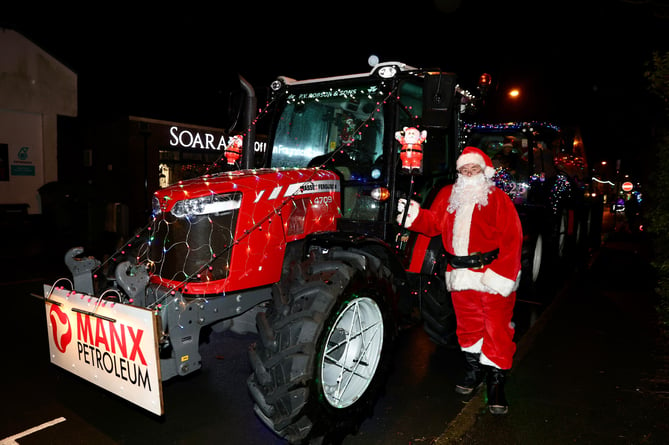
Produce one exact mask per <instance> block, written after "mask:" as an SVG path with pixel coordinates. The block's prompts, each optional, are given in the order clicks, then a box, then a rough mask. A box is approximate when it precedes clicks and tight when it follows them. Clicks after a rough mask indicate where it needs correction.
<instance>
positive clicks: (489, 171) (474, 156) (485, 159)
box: [455, 147, 495, 178]
mask: <svg viewBox="0 0 669 445" xmlns="http://www.w3.org/2000/svg"><path fill="white" fill-rule="evenodd" d="M467 164H476V165H479V166H480V167H481V169H482V170H483V174H484V175H485V176H486V177H487V178H492V177H493V176H494V175H495V168H494V167H493V166H492V161H491V160H490V157H489V156H488V155H487V154H485V153H483V152H482V151H481V150H479V149H478V148H476V147H465V149H464V150H462V154H461V155H460V157H459V158H458V160H457V161H456V163H455V167H456V168H458V169H459V168H460V167H462V166H463V165H467Z"/></svg>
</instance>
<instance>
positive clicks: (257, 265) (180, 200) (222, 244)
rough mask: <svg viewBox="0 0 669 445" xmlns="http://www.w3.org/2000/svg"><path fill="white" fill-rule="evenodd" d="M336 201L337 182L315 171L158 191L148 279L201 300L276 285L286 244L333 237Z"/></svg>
mask: <svg viewBox="0 0 669 445" xmlns="http://www.w3.org/2000/svg"><path fill="white" fill-rule="evenodd" d="M340 202H341V201H340V183H339V178H338V176H337V175H336V174H335V173H333V172H330V171H326V170H320V169H315V168H305V169H261V170H244V171H234V172H229V173H223V174H219V175H212V176H203V177H199V178H196V179H192V180H188V181H182V182H179V183H178V184H175V185H173V186H170V187H168V188H165V189H161V190H159V191H157V192H156V193H155V194H154V198H153V212H154V216H153V220H152V227H151V230H152V236H151V238H150V242H149V248H148V259H149V262H150V264H151V270H152V277H151V280H152V282H154V283H159V284H162V285H165V286H169V287H172V288H175V289H178V290H179V291H181V292H183V293H184V294H198V295H202V294H206V295H211V294H220V293H223V292H231V291H235V290H239V289H250V288H253V287H257V286H263V285H268V284H271V283H274V282H276V281H278V280H279V277H280V275H281V267H282V258H283V253H284V251H285V246H286V244H287V243H288V242H291V241H295V240H298V239H301V238H304V237H305V236H306V235H308V234H310V233H314V232H323V231H334V230H335V228H336V223H337V218H339V216H340Z"/></svg>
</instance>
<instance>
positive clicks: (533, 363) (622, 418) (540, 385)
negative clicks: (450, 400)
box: [432, 215, 669, 445]
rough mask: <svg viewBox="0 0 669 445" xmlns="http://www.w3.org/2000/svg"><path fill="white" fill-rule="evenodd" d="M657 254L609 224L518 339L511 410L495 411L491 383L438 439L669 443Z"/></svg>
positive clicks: (667, 357)
mask: <svg viewBox="0 0 669 445" xmlns="http://www.w3.org/2000/svg"><path fill="white" fill-rule="evenodd" d="M605 219H606V215H605ZM651 252H652V248H651V245H650V240H649V237H648V236H647V235H646V234H643V233H638V232H637V233H631V232H629V231H628V228H627V227H626V226H625V225H617V226H609V230H608V231H607V232H606V233H605V234H604V236H603V244H602V246H601V248H600V249H599V250H598V251H596V252H594V254H593V256H592V258H591V263H590V267H589V268H588V270H587V271H583V272H580V273H578V274H577V275H576V276H575V278H573V279H571V280H570V281H569V282H568V283H567V284H566V286H565V288H564V290H563V291H562V292H560V293H559V294H558V295H557V296H556V299H555V300H554V301H553V303H551V305H550V306H549V307H547V309H546V310H545V311H544V312H543V313H542V314H541V316H540V317H539V319H538V320H537V322H536V323H534V325H533V326H532V327H531V328H530V330H529V331H528V332H527V333H526V334H525V335H523V337H521V339H520V340H519V342H518V350H517V352H516V355H515V357H514V366H513V368H512V370H511V371H510V373H509V376H508V380H507V384H506V387H505V388H506V395H507V399H508V401H509V405H510V408H509V413H508V414H507V415H503V416H493V415H492V414H490V413H489V412H488V411H487V408H486V405H485V404H486V401H485V385H484V386H483V387H481V388H480V389H479V390H478V392H477V393H476V394H475V395H474V396H473V397H472V398H471V399H470V400H469V401H465V403H466V405H465V407H464V409H463V410H462V412H461V413H460V414H459V415H458V416H457V417H456V418H455V419H454V420H453V421H452V422H451V423H450V424H449V425H447V427H446V429H445V431H444V433H443V434H442V435H441V436H440V437H439V438H438V439H437V440H435V441H434V442H432V443H433V444H434V445H451V444H468V445H478V444H481V445H483V444H486V445H488V444H494V445H507V444H509V445H510V444H519V445H524V444H543V445H547V444H607V445H608V444H669V409H668V408H669V346H668V344H667V333H666V332H663V329H662V325H661V324H660V323H659V322H658V318H657V314H656V311H655V305H656V304H657V297H656V295H655V294H654V285H655V280H654V276H653V271H652V269H651V267H650V261H651ZM555 285H556V286H562V285H563V283H559V282H557V283H555Z"/></svg>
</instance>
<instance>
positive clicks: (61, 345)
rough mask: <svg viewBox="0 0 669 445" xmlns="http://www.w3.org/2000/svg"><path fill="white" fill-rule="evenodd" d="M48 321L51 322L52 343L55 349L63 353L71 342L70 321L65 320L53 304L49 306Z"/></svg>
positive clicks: (65, 317)
mask: <svg viewBox="0 0 669 445" xmlns="http://www.w3.org/2000/svg"><path fill="white" fill-rule="evenodd" d="M49 319H50V320H51V329H52V335H53V342H54V344H55V345H56V349H58V350H59V351H60V352H62V353H65V349H67V345H69V344H70V342H71V341H72V326H71V325H70V319H69V318H67V315H65V314H64V313H63V311H61V310H60V308H59V307H58V306H56V305H55V304H53V305H51V310H50V311H49Z"/></svg>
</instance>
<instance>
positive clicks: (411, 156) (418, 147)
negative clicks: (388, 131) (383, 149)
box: [395, 127, 427, 173]
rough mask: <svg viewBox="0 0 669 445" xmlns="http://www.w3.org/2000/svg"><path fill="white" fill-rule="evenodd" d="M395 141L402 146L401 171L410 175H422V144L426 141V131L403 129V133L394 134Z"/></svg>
mask: <svg viewBox="0 0 669 445" xmlns="http://www.w3.org/2000/svg"><path fill="white" fill-rule="evenodd" d="M395 139H397V140H398V141H399V143H400V144H402V148H401V149H400V159H401V160H402V169H404V170H407V171H408V172H410V173H422V171H423V142H425V139H427V131H425V130H423V131H419V130H418V129H417V128H415V127H404V130H403V131H398V132H396V133H395Z"/></svg>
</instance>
